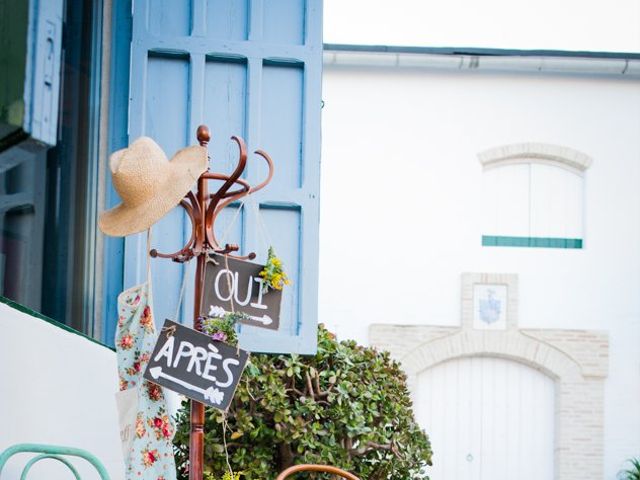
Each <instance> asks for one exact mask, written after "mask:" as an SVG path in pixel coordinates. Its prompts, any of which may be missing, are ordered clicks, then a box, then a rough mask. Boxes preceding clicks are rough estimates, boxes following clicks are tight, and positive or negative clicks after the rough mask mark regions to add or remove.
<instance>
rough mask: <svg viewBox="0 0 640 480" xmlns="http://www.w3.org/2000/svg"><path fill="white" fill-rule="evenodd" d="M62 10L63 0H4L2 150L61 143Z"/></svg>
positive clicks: (0, 22)
mask: <svg viewBox="0 0 640 480" xmlns="http://www.w3.org/2000/svg"><path fill="white" fill-rule="evenodd" d="M63 9H64V1H63V0H47V1H36V0H31V1H21V2H10V1H4V2H2V4H0V17H1V18H0V43H2V45H3V49H4V50H5V51H4V52H3V53H2V54H0V86H1V91H0V151H1V150H4V149H5V148H8V147H11V146H13V145H15V144H17V143H18V142H22V141H24V140H27V141H29V143H30V144H31V146H30V147H29V149H30V150H32V151H33V150H34V148H37V147H51V146H55V144H56V140H57V135H58V112H59V98H60V65H61V55H62V53H61V52H62V19H63ZM31 140H33V141H35V142H31Z"/></svg>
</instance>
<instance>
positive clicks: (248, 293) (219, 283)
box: [201, 255, 282, 330]
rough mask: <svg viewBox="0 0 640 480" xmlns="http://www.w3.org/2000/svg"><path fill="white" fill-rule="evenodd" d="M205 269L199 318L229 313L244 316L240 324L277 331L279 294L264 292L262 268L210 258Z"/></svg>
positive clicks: (241, 261)
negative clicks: (243, 314)
mask: <svg viewBox="0 0 640 480" xmlns="http://www.w3.org/2000/svg"><path fill="white" fill-rule="evenodd" d="M211 260H212V261H208V262H207V266H206V268H205V281H204V295H203V299H202V312H201V314H202V315H209V314H210V313H213V312H216V313H222V312H223V311H224V312H229V311H232V308H231V305H232V303H233V311H236V312H242V313H245V314H246V315H247V318H246V319H243V320H240V322H241V323H245V324H247V325H253V326H256V327H262V328H268V329H270V330H277V329H278V326H279V325H280V303H281V301H282V291H280V290H273V289H269V291H268V292H266V293H265V292H264V288H263V287H264V280H263V279H262V277H260V272H261V271H262V270H263V268H264V265H260V264H258V263H252V262H247V261H244V260H237V259H235V258H228V257H227V258H225V257H224V256H222V255H212V256H211Z"/></svg>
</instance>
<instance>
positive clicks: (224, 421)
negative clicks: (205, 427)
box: [222, 412, 233, 478]
mask: <svg viewBox="0 0 640 480" xmlns="http://www.w3.org/2000/svg"><path fill="white" fill-rule="evenodd" d="M228 426H229V424H228V422H227V412H222V443H223V444H224V455H225V459H226V460H227V468H228V469H229V474H231V478H233V469H232V468H231V462H229V450H228V449H227V428H228Z"/></svg>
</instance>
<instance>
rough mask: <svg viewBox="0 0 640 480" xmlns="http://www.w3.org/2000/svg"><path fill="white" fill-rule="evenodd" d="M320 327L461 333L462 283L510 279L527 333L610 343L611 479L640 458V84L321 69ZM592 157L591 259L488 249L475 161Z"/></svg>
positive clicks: (587, 240)
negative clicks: (581, 332) (516, 155)
mask: <svg viewBox="0 0 640 480" xmlns="http://www.w3.org/2000/svg"><path fill="white" fill-rule="evenodd" d="M323 99H324V101H325V106H324V109H323V144H322V148H323V152H322V162H323V163H322V205H321V212H322V213H321V225H320V230H321V244H320V321H322V322H324V323H325V324H327V325H328V326H329V327H330V328H331V329H333V330H334V331H336V332H337V333H338V335H339V336H340V337H341V338H346V337H350V338H355V339H357V340H359V341H361V342H365V343H366V342H367V330H368V326H369V325H370V324H371V323H398V324H430V325H443V326H455V325H459V324H460V283H461V280H460V278H461V277H460V275H461V273H462V272H509V273H517V274H518V277H519V282H520V289H519V294H520V303H519V305H520V308H519V322H520V326H521V327H525V328H564V329H573V328H577V329H589V330H603V331H608V332H609V335H610V355H611V357H610V371H609V376H608V378H607V380H606V387H605V472H606V475H605V478H606V479H607V480H613V479H614V477H615V474H616V472H617V471H618V470H619V469H620V468H621V467H622V463H623V462H624V460H625V459H627V458H629V457H631V456H633V455H638V454H639V452H640V407H639V405H640V348H638V345H639V344H640V295H639V294H638V292H640V247H639V245H640V82H638V81H637V80H636V81H634V80H628V79H613V78H610V77H609V78H604V77H601V78H584V77H575V76H574V77H569V76H567V77H564V76H552V75H535V76H534V75H520V74H512V75H510V74H489V73H479V72H443V71H430V70H425V69H422V70H420V69H413V70H412V69H392V68H389V69H376V68H359V69H355V68H350V67H329V66H325V70H324V83H323ZM520 142H542V143H551V144H558V145H563V146H567V147H570V148H573V149H576V150H579V151H581V152H584V153H586V154H587V155H589V156H591V157H592V158H593V165H592V166H591V167H590V168H589V169H588V170H587V172H586V176H585V213H584V216H585V218H584V230H585V233H584V248H583V249H582V250H564V249H541V248H539V249H533V248H506V247H505V248H496V247H482V246H481V235H482V234H483V231H482V212H481V205H482V204H481V201H480V197H481V185H482V168H481V165H480V163H479V161H478V159H477V153H478V152H481V151H483V150H486V149H488V148H491V147H495V146H501V145H507V144H511V143H520Z"/></svg>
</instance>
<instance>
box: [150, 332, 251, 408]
mask: <svg viewBox="0 0 640 480" xmlns="http://www.w3.org/2000/svg"><path fill="white" fill-rule="evenodd" d="M248 358H249V354H248V353H247V352H246V351H244V350H240V349H238V348H236V347H232V346H231V345H227V344H226V343H223V342H217V341H214V340H212V339H211V337H209V336H208V335H205V334H204V333H200V332H197V331H195V330H193V329H192V328H188V327H185V326H183V325H180V324H179V323H176V322H172V321H171V320H165V322H164V326H163V327H162V331H161V333H160V336H159V338H158V342H157V343H156V346H155V348H154V349H153V353H152V354H151V359H150V360H149V364H148V365H147V369H146V370H145V372H144V378H146V379H147V380H149V381H151V382H153V383H157V384H158V385H162V386H163V387H166V388H168V389H169V390H173V391H175V392H178V393H182V394H183V395H185V396H187V397H189V398H191V399H193V400H197V401H198V402H202V403H206V404H207V405H211V406H212V407H215V408H218V409H220V410H227V408H229V404H230V403H231V400H232V399H233V395H234V394H235V391H236V387H237V386H238V382H239V381H240V376H241V375H242V371H243V370H244V367H245V365H246V364H247V360H248Z"/></svg>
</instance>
